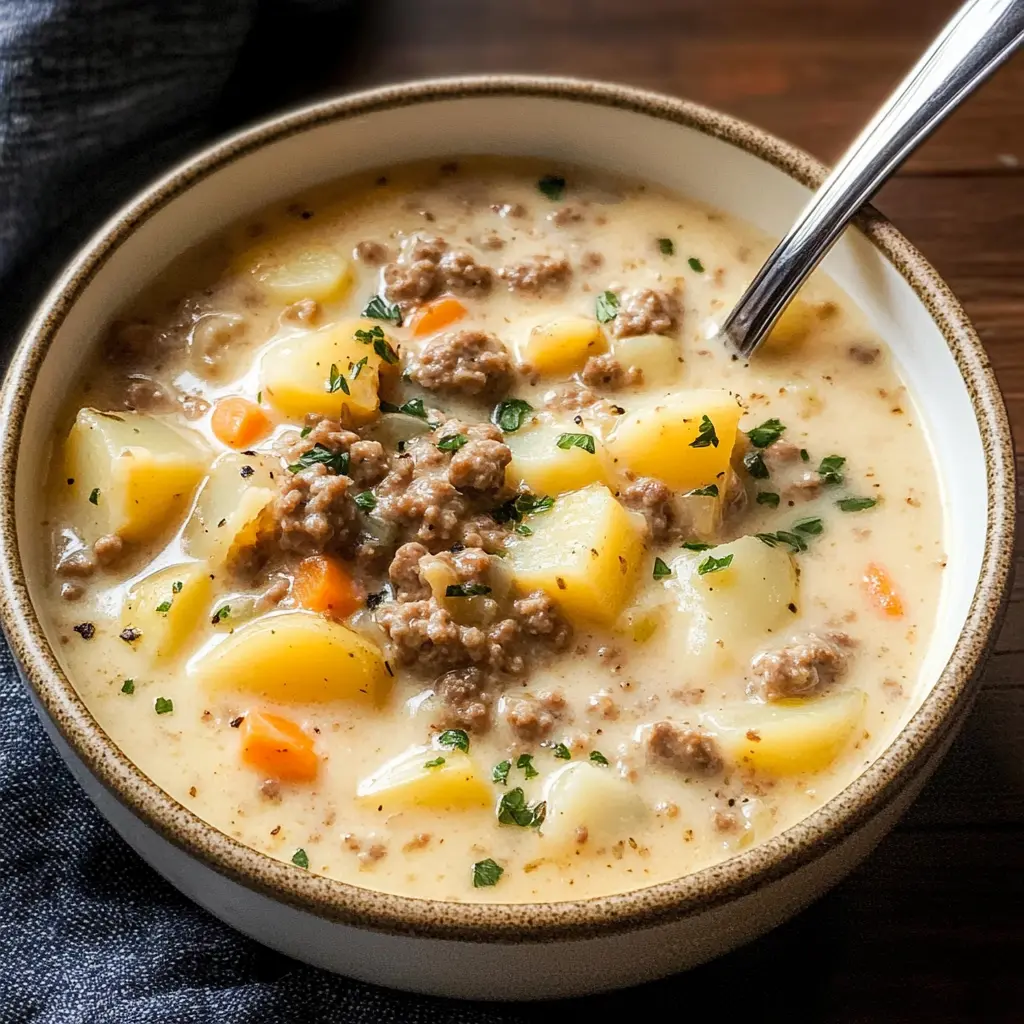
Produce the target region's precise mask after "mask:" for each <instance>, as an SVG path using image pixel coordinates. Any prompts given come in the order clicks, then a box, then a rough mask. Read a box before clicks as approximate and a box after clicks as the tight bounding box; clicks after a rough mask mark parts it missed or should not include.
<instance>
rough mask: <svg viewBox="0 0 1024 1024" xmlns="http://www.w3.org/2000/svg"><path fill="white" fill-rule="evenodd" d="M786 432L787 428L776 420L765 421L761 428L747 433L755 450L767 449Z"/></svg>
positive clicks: (755, 428)
mask: <svg viewBox="0 0 1024 1024" xmlns="http://www.w3.org/2000/svg"><path fill="white" fill-rule="evenodd" d="M785 432H786V428H785V427H784V426H783V425H782V423H780V422H779V421H778V420H776V419H770V420H765V421H764V423H762V424H761V426H759V427H754V429H753V430H748V431H747V437H749V438H750V443H751V444H752V445H753V446H754V447H755V448H767V447H768V446H769V445H770V444H775V442H776V441H778V439H779V438H780V437H782V435H783V434H784V433H785Z"/></svg>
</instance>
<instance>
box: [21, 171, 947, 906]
mask: <svg viewBox="0 0 1024 1024" xmlns="http://www.w3.org/2000/svg"><path fill="white" fill-rule="evenodd" d="M767 249H768V242H767V240H766V239H764V238H763V237H761V236H760V235H758V234H757V233H756V232H754V231H753V230H751V229H750V228H749V227H747V226H745V225H743V224H741V223H737V222H735V221H733V220H731V219H730V218H728V217H726V216H723V215H722V214H719V213H716V212H715V211H713V210H709V209H706V208H704V207H701V206H699V205H696V204H694V203H691V202H687V201H686V200H684V199H680V198H678V197H676V196H673V195H669V194H666V193H663V192H661V191H658V190H656V189H653V188H651V187H647V186H644V185H643V184H639V183H636V182H632V181H624V180H618V179H609V178H605V177H603V176H600V175H597V174H593V173H590V172H586V171H582V170H578V169H573V168H552V167H548V166H539V165H534V164H532V163H529V162H517V161H508V160H502V161H497V160H491V159H482V158H471V159H463V160H459V161H458V162H452V163H448V164H444V165H440V166H439V165H438V164H436V163H435V164H430V165H415V166H409V167H401V168H396V169H394V170H390V171H387V172H386V173H385V174H382V175H380V176H377V175H376V174H374V175H367V176H364V177H362V178H359V179H353V180H347V181H345V182H342V183H340V184H337V185H334V186H331V187H329V188H324V189H323V190H319V191H317V192H316V193H311V194H309V195H306V196H303V197H300V198H298V199H296V200H294V201H289V202H287V203H282V204H281V205H280V206H279V207H278V208H274V209H269V210H266V211H263V212H261V213H260V214H259V215H258V216H255V217H253V218H251V219H249V220H247V221H246V222H244V223H241V224H239V225H237V226H236V227H235V228H234V229H233V230H231V231H229V232H227V233H225V234H224V235H222V236H219V237H216V238H214V239H212V240H210V241H208V242H206V243H204V244H203V245H202V246H201V247H199V248H198V249H196V250H195V251H193V252H190V253H187V254H186V255H185V256H183V257H182V258H181V259H180V260H179V261H178V262H177V264H176V265H175V266H173V267H171V268H169V269H167V270H166V271H165V272H164V273H162V274H161V275H160V278H159V280H158V281H157V282H156V283H155V284H154V286H153V287H152V289H151V290H150V291H149V293H148V294H145V295H142V296H140V297H139V300H138V302H137V303H135V304H134V305H133V306H132V308H130V309H127V310H124V311H122V312H121V314H120V319H118V320H117V321H116V322H114V323H112V325H111V326H110V328H109V331H108V332H107V333H106V334H105V336H104V338H103V339H101V340H100V342H99V343H98V344H99V345H100V347H99V350H98V356H97V358H96V359H95V360H93V361H92V363H91V364H90V366H89V368H88V369H87V370H86V371H85V372H84V373H83V375H82V378H81V387H80V389H79V391H78V392H77V393H76V394H73V395H70V396H68V399H67V402H66V405H65V408H64V413H63V417H62V419H61V421H60V422H59V423H57V424H55V426H54V437H53V446H54V458H53V460H52V465H53V467H54V468H53V471H52V475H51V479H49V480H48V481H47V482H46V485H45V493H41V507H43V508H45V515H44V516H41V517H40V518H41V519H42V520H43V522H44V525H45V529H46V530H47V531H48V535H49V536H52V555H53V558H52V572H51V573H50V577H49V578H50V582H49V584H48V587H49V589H48V597H47V606H48V607H47V609H46V612H47V613H48V615H49V616H50V618H51V620H52V623H51V624H52V627H53V629H54V631H55V633H56V634H58V635H59V637H60V640H61V643H62V646H61V655H62V657H63V659H64V661H65V663H66V665H67V668H68V671H69V674H70V676H71V678H72V679H73V680H74V683H75V686H76V687H77V688H78V690H79V692H80V693H81V695H82V696H83V698H84V700H85V701H86V702H87V704H88V705H89V707H90V709H91V710H92V711H93V713H94V714H95V715H96V717H97V719H98V720H99V722H100V723H101V725H102V726H103V728H104V729H105V730H106V731H107V732H108V733H109V735H110V736H111V737H112V738H113V740H114V741H115V742H116V743H117V744H118V745H119V746H120V747H121V748H122V749H123V750H124V751H125V753H126V754H127V755H128V756H129V757H130V758H131V759H132V760H133V761H134V762H135V763H136V764H138V765H139V767H140V768H141V770H142V771H143V772H145V773H146V774H147V775H149V776H150V777H151V778H152V779H154V780H155V781H156V782H157V783H158V784H159V785H160V786H162V787H163V788H164V789H166V791H167V792H168V793H170V794H171V795H172V796H173V797H174V798H175V799H177V800H179V801H181V802H182V803H183V804H185V805H186V806H187V807H189V808H191V809H192V810H193V811H195V813H196V814H198V815H200V816H201V817H203V818H204V819H206V820H207V821H209V822H210V823H211V824H213V825H214V826H216V827H217V828H219V829H221V830H222V831H224V832H225V833H227V834H229V835H231V836H233V837H235V838H236V839H238V840H240V841H241V842H243V843H245V844H247V845H249V846H252V847H254V848H256V849H258V850H262V851H265V852H266V853H268V854H270V855H272V856H275V857H278V858H281V859H283V860H286V861H292V862H294V863H295V864H297V865H298V866H299V867H300V868H308V869H309V870H311V871H315V872H318V873H322V874H325V875H330V876H332V877H335V878H339V879H343V880H346V881H349V882H353V883H356V884H359V885H362V886H366V887H370V888H376V889H383V890H387V891H390V892H395V893H402V894H408V895H413V896H420V897H429V898H436V899H446V900H488V901H535V900H544V901H547V900H561V899H572V898H581V897H587V896H594V895H599V894H605V893H611V892H617V891H622V890H626V889H631V888H636V887H640V886H643V885H647V884H650V883H653V882H657V881H663V880H667V879H671V878H674V877H678V876H679V875H682V874H685V873H687V872H690V871H693V870H696V869H698V868H700V867H704V866H707V865H709V864H713V863H715V862H717V861H721V860H723V859H725V858H728V857H730V856H732V855H734V854H735V853H737V852H738V851H740V850H741V849H743V848H745V847H747V846H749V845H750V844H752V843H757V842H760V841H763V840H764V839H766V838H767V837H769V836H771V835H773V834H775V833H777V832H778V831H780V830H782V829H784V828H786V827H787V826H789V825H791V824H793V823H794V822H796V821H798V820H799V819H800V818H801V817H803V816H804V815H806V814H807V813H808V812H809V811H811V810H813V809H814V808H815V807H817V806H819V805H820V804H822V803H823V802H824V801H826V800H827V799H829V798H830V797H832V796H833V795H834V794H835V793H837V792H838V791H839V790H840V789H841V788H842V787H843V786H844V785H846V784H848V783H849V781H850V780H851V779H852V778H853V777H854V776H855V775H856V774H857V773H858V772H859V771H860V770H861V769H862V768H863V766H864V765H865V764H867V763H868V762H869V761H870V760H871V759H872V758H873V757H875V756H876V755H877V754H878V753H879V751H880V750H881V748H882V747H883V746H884V745H885V744H886V743H887V742H888V741H889V740H890V739H891V737H892V735H893V733H894V731H895V728H896V727H897V725H898V723H899V721H900V719H901V716H902V715H903V713H904V710H905V706H906V699H907V697H908V696H909V695H910V693H911V692H912V691H913V689H914V687H915V686H916V685H917V681H918V673H919V666H920V660H921V653H922V651H923V649H924V648H925V646H926V645H927V642H928V638H929V633H930V630H931V629H932V623H933V619H934V615H935V609H936V603H937V600H938V596H939V593H940V590H941V588H942V579H943V573H942V570H943V564H944V553H943V535H942V511H941V496H940V494H939V491H938V486H937V482H936V478H935V474H934V472H933V468H932V463H931V456H930V452H929V449H928V445H927V442H926V439H925V436H924V434H923V432H922V430H921V429H920V426H919V424H918V423H917V417H916V414H915V408H914V403H913V401H912V399H911V397H910V396H909V395H908V394H907V392H906V390H905V388H904V387H903V385H902V384H901V382H900V380H899V378H898V376H897V374H896V372H895V370H894V368H893V366H892V365H891V362H890V359H889V356H888V353H887V351H886V349H885V346H884V345H883V344H882V342H881V341H880V340H879V339H878V338H877V337H875V336H873V334H872V333H871V331H870V330H869V329H868V328H867V327H866V325H865V324H864V322H863V321H862V319H861V318H860V316H859V314H858V312H857V310H856V309H854V308H852V307H851V305H850V303H849V301H848V299H846V297H845V296H844V295H843V294H842V293H841V292H840V291H839V290H838V289H837V288H836V287H835V286H834V285H833V284H832V283H831V282H830V281H828V280H827V279H825V278H823V277H820V276H819V277H817V278H815V279H814V280H812V282H811V283H810V284H809V285H808V286H807V287H806V288H805V289H804V290H803V292H802V293H801V296H800V297H799V298H798V299H797V301H796V302H795V303H794V304H793V306H791V308H790V310H789V311H787V313H786V315H785V316H784V318H783V320H782V321H781V322H780V324H779V326H778V327H777V328H776V330H775V332H774V333H773V335H772V337H771V339H770V342H769V344H768V347H767V348H766V350H765V351H764V353H763V354H761V355H759V356H758V358H757V359H756V360H755V361H754V362H753V363H752V364H751V365H744V364H743V363H742V362H740V361H736V360H734V359H733V358H732V357H731V356H730V354H729V352H728V351H727V350H726V348H725V346H724V345H723V344H722V342H720V341H719V340H716V339H715V338H714V323H715V321H716V318H720V317H721V316H722V315H723V313H724V312H725V311H726V310H727V307H728V306H729V304H730V303H731V302H732V301H733V300H734V299H735V298H736V296H737V295H738V294H739V292H740V291H741V289H742V287H743V286H744V284H745V283H746V281H747V280H748V279H749V278H750V276H751V275H752V273H753V271H754V270H755V269H756V267H757V266H758V264H759V261H760V259H761V258H762V257H763V256H764V255H765V253H766V252H767ZM42 491H43V488H42V487H41V492H42Z"/></svg>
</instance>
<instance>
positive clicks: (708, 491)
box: [690, 484, 718, 498]
mask: <svg viewBox="0 0 1024 1024" xmlns="http://www.w3.org/2000/svg"><path fill="white" fill-rule="evenodd" d="M690 494H691V495H692V496H693V497H695V498H717V497H718V484H708V485H707V487H698V488H697V490H695V491H690Z"/></svg>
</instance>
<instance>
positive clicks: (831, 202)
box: [722, 0, 1024, 358]
mask: <svg viewBox="0 0 1024 1024" xmlns="http://www.w3.org/2000/svg"><path fill="white" fill-rule="evenodd" d="M1022 41H1024V0H970V2H969V3H966V4H964V6H963V7H961V8H960V10H959V11H957V13H956V14H955V15H954V16H953V18H952V20H951V21H950V22H949V23H948V24H947V25H946V27H945V28H944V29H943V30H942V32H941V33H940V34H939V36H938V38H937V39H936V40H935V42H933V43H932V45H931V46H930V47H929V48H928V50H927V52H926V53H925V54H924V56H923V57H922V58H921V59H920V60H919V61H918V62H917V64H916V65H915V67H914V69H913V70H912V71H911V72H910V74H909V75H907V77H906V78H905V79H904V80H903V82H901V83H900V85H899V87H898V88H897V89H896V91H895V92H894V93H893V94H892V95H891V96H890V97H889V99H888V100H887V101H886V102H885V104H884V105H883V106H882V108H881V109H880V110H879V111H878V113H877V114H875V116H874V118H872V120H871V122H870V123H869V124H868V126H867V127H866V128H865V129H864V131H862V132H861V134H860V135H859V136H858V138H857V139H856V141H855V142H854V143H853V145H852V146H850V148H849V149H848V150H847V151H846V153H845V154H844V155H843V157H842V159H841V160H840V161H839V163H838V164H837V165H836V167H835V169H834V170H833V171H832V173H831V174H830V175H829V176H828V178H827V179H826V180H825V182H824V184H823V185H822V186H821V188H820V189H818V191H817V192H816V193H815V194H814V196H813V197H812V199H811V201H810V203H808V205H807V206H806V207H805V208H804V211H803V212H802V213H801V214H800V217H799V219H798V220H797V222H796V224H795V225H794V226H793V228H792V229H791V230H790V232H789V234H788V235H786V237H785V238H784V239H783V240H782V241H781V242H780V243H779V245H778V246H777V247H776V249H775V251H774V252H773V253H772V254H771V256H769V257H768V259H767V260H766V261H765V264H764V266H763V267H762V268H761V269H760V270H759V271H758V273H757V276H756V277H755V278H754V280H753V281H752V282H751V284H750V286H749V287H748V288H747V290H746V292H744V294H743V297H742V298H741V299H740V300H739V302H738V303H737V305H736V307H735V308H734V309H733V311H732V312H731V313H730V314H729V316H728V318H727V319H726V320H725V322H724V323H723V325H722V331H723V332H724V333H725V335H726V336H727V337H728V338H729V339H730V340H731V341H732V342H733V344H734V345H735V346H736V348H737V349H738V350H739V352H740V354H741V355H742V356H744V357H746V358H749V357H750V356H751V355H752V354H753V353H754V351H755V350H756V349H757V347H758V345H759V344H760V343H761V342H762V340H763V339H764V338H765V336H766V335H767V334H768V332H769V331H770V330H771V328H772V326H773V325H774V323H775V321H776V320H777V319H778V317H779V315H780V314H781V313H782V311H783V310H784V309H785V308H786V306H787V305H788V304H789V301H790V299H792V297H793V295H794V294H795V293H796V291H797V289H798V288H799V287H800V285H801V284H803V282H804V280H805V279H806V278H807V276H808V275H809V274H810V273H811V271H812V270H814V268H815V267H816V266H817V265H818V263H819V262H820V261H821V260H822V258H823V257H824V256H825V254H826V253H827V252H828V250H829V249H830V248H831V247H832V245H833V243H834V242H835V241H836V239H837V238H838V237H839V234H840V233H841V232H842V230H843V228H844V227H845V226H846V223H847V221H849V220H850V218H851V217H853V215H854V214H855V213H856V212H857V211H858V210H859V209H860V207H861V206H862V205H863V204H864V203H866V202H867V201H868V200H869V199H870V198H871V196H872V195H873V194H874V192H875V191H876V190H877V189H878V187H879V186H880V185H881V184H882V182H884V181H885V179H886V178H888V177H889V175H890V174H892V172H893V171H894V170H896V168H897V167H899V165H900V164H901V163H902V162H903V161H904V160H905V159H906V158H907V156H908V155H909V154H910V153H911V152H912V151H913V150H914V149H915V148H916V147H917V146H918V145H920V143H921V142H922V141H924V139H925V138H926V137H927V136H928V134H929V133H930V132H931V131H932V129H934V128H935V127H936V126H937V125H938V124H939V123H940V122H941V121H942V120H943V118H945V117H946V115H947V114H949V113H950V111H952V110H953V109H954V108H955V107H956V106H957V105H958V104H959V103H960V101H961V100H963V99H964V98H965V97H967V96H968V95H969V94H970V93H971V92H972V91H973V90H974V89H975V88H976V87H977V86H978V85H980V84H981V83H982V82H983V81H984V80H985V79H986V78H988V76H989V75H990V74H992V72H993V71H995V70H996V68H998V67H999V65H1000V64H1002V63H1003V61H1005V60H1006V59H1007V57H1009V56H1010V55H1011V54H1012V53H1013V51H1014V50H1015V49H1016V48H1017V46H1018V45H1020V43H1021V42H1022Z"/></svg>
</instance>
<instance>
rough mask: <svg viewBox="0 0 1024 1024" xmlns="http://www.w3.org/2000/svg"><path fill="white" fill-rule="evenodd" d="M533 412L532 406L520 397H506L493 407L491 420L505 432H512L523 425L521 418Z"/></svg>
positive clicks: (523, 418)
mask: <svg viewBox="0 0 1024 1024" xmlns="http://www.w3.org/2000/svg"><path fill="white" fill-rule="evenodd" d="M531 412H533V406H532V405H530V403H529V402H524V401H523V400H522V399H521V398H506V399H505V401H504V402H499V403H498V404H497V405H496V406H495V407H494V412H493V413H492V414H491V422H492V423H494V424H495V425H496V426H499V427H501V429H502V430H503V431H504V432H505V433H506V434H514V433H515V432H516V431H517V430H519V428H520V427H521V426H522V425H523V420H525V419H526V417H527V416H529V415H530V413H531Z"/></svg>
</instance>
